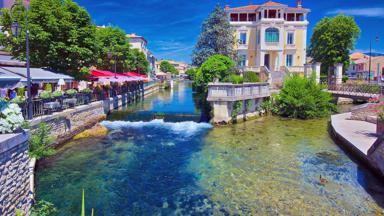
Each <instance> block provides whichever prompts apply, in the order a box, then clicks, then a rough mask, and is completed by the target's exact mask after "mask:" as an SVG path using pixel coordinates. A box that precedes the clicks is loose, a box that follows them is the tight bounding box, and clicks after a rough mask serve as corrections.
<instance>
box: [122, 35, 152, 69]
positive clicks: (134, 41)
mask: <svg viewBox="0 0 384 216" xmlns="http://www.w3.org/2000/svg"><path fill="white" fill-rule="evenodd" d="M127 37H128V38H129V43H130V44H131V48H133V49H139V50H140V51H141V52H143V53H144V55H145V56H146V57H147V60H148V62H149V69H150V71H151V73H153V74H155V73H156V57H155V56H154V55H153V54H152V53H151V52H150V51H149V50H148V48H147V44H148V42H147V40H146V39H145V38H144V37H143V36H139V35H136V34H135V33H133V34H128V35H127Z"/></svg>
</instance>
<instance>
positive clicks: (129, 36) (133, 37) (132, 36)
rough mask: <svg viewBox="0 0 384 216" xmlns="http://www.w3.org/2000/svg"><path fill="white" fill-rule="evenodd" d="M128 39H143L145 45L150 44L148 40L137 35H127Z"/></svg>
mask: <svg viewBox="0 0 384 216" xmlns="http://www.w3.org/2000/svg"><path fill="white" fill-rule="evenodd" d="M127 37H128V38H132V39H135V38H137V39H142V40H143V41H145V43H148V42H147V40H146V39H145V38H144V37H143V36H140V35H136V34H135V33H132V34H127Z"/></svg>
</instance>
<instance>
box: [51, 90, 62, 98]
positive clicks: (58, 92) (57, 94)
mask: <svg viewBox="0 0 384 216" xmlns="http://www.w3.org/2000/svg"><path fill="white" fill-rule="evenodd" d="M52 96H53V97H54V98H60V97H62V96H63V92H62V91H55V92H53V93H52Z"/></svg>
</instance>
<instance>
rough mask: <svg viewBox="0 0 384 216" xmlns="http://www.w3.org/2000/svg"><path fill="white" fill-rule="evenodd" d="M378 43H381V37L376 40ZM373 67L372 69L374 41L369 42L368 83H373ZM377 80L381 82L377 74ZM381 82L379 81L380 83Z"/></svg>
mask: <svg viewBox="0 0 384 216" xmlns="http://www.w3.org/2000/svg"><path fill="white" fill-rule="evenodd" d="M375 41H376V42H379V36H376V38H375ZM371 67H372V39H371V40H370V41H369V71H368V83H370V82H371ZM377 80H379V74H377ZM378 82H379V81H378Z"/></svg>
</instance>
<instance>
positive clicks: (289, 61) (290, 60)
mask: <svg viewBox="0 0 384 216" xmlns="http://www.w3.org/2000/svg"><path fill="white" fill-rule="evenodd" d="M292 65H293V55H287V62H286V66H287V67H292Z"/></svg>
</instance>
